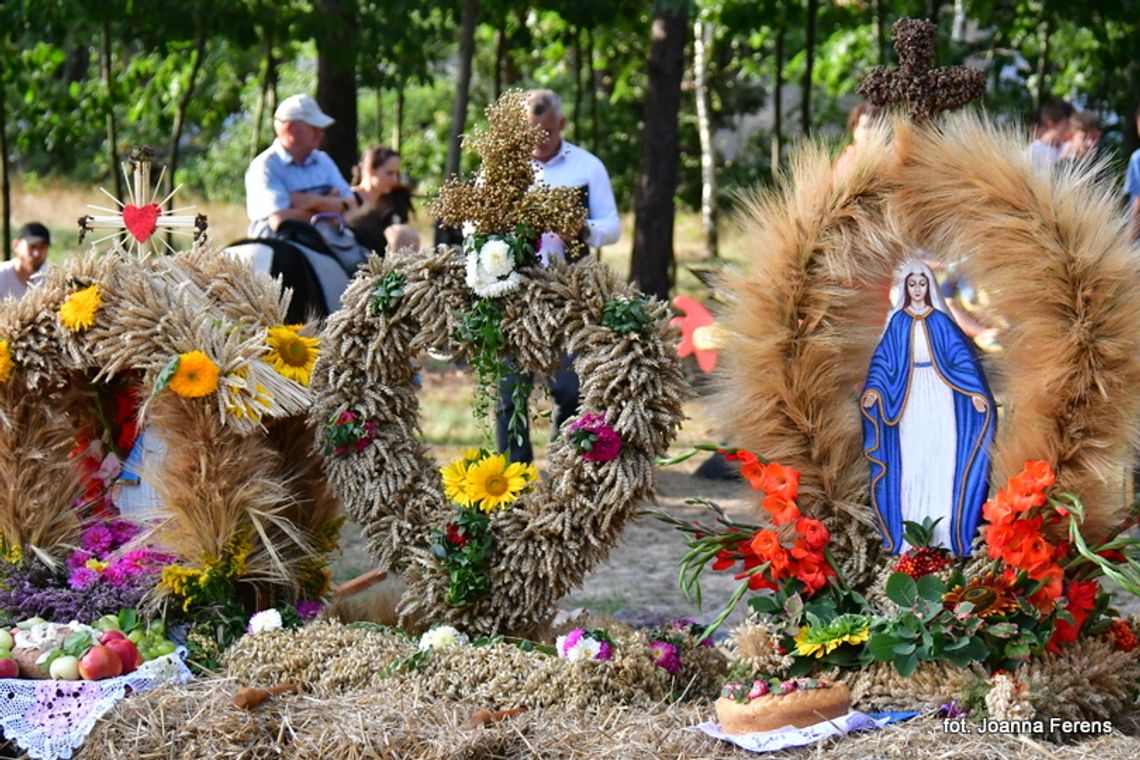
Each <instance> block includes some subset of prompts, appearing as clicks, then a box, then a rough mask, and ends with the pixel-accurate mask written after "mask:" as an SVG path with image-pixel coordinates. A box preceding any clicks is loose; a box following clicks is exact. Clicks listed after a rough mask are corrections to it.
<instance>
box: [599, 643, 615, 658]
mask: <svg viewBox="0 0 1140 760" xmlns="http://www.w3.org/2000/svg"><path fill="white" fill-rule="evenodd" d="M613 657H614V648H613V647H611V646H610V642H608V641H603V642H602V645H601V646H600V647H599V648H598V656H597V658H596V659H599V660H612V659H613Z"/></svg>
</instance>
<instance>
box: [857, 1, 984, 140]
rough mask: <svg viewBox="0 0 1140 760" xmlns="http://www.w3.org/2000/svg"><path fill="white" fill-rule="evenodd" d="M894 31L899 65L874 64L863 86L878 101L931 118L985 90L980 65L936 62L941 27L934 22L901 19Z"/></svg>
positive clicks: (862, 91)
mask: <svg viewBox="0 0 1140 760" xmlns="http://www.w3.org/2000/svg"><path fill="white" fill-rule="evenodd" d="M891 32H892V34H893V35H894V45H895V50H896V51H898V56H899V65H898V66H897V67H896V68H891V67H888V66H876V67H874V68H873V69H871V70H870V71H869V72H868V73H867V76H866V78H865V79H864V80H863V84H862V85H860V86H859V93H860V94H861V95H863V96H865V97H866V98H867V99H868V100H870V101H871V102H872V103H874V104H875V105H877V106H883V107H886V106H891V105H898V106H900V107H901V108H902V109H903V110H905V111H906V112H907V113H908V114H909V115H910V117H911V118H912V119H914V120H915V121H927V120H929V119H932V118H933V117H934V116H935V115H936V114H938V113H939V112H940V111H949V110H953V109H956V108H961V107H962V106H964V105H966V104H967V103H969V102H970V101H971V100H975V99H977V98H979V97H981V95H982V93H984V92H985V90H986V75H985V73H984V72H982V71H981V70H980V69H975V68H972V67H969V66H944V67H935V66H934V52H935V46H936V43H937V38H938V27H937V26H935V25H934V24H932V23H931V22H929V21H921V20H918V19H899V20H898V21H896V22H895V24H894V26H892V27H891Z"/></svg>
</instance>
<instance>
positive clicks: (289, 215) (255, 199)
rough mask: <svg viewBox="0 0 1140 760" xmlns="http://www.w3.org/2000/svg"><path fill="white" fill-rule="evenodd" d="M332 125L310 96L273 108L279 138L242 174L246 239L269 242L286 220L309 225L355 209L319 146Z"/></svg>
mask: <svg viewBox="0 0 1140 760" xmlns="http://www.w3.org/2000/svg"><path fill="white" fill-rule="evenodd" d="M332 123H333V119H332V117H331V116H329V115H328V114H326V113H324V112H323V111H321V108H320V106H318V105H317V101H315V100H313V99H312V98H310V97H309V96H308V95H293V96H291V97H288V98H285V100H283V101H281V104H280V105H278V106H277V110H276V111H274V113H273V128H274V131H275V132H276V134H277V139H276V140H274V141H273V144H272V145H271V146H269V148H267V149H266V150H265V151H264V152H262V153H261V154H260V155H258V156H257V157H256V158H255V159H253V162H252V163H250V165H249V169H248V170H247V171H246V173H245V208H246V212H247V213H248V214H249V236H250V237H271V236H272V235H273V233H274V232H276V230H277V226H278V225H279V224H280V223H281V222H283V221H285V220H286V219H296V220H299V221H302V222H307V221H309V219H310V217H312V215H313V214H319V213H336V214H341V213H344V212H345V211H347V210H349V209H350V208H355V207H356V199H355V197H354V196H353V194H352V189H351V188H350V187H349V186H348V183H347V182H346V181H345V179H344V177H343V176H341V173H340V170H339V169H337V168H336V164H335V163H333V160H332V159H331V158H329V156H328V154H327V153H325V152H324V151H322V150H318V147H317V146H319V145H320V144H321V140H322V139H323V138H324V134H325V127H327V126H328V125H329V124H332Z"/></svg>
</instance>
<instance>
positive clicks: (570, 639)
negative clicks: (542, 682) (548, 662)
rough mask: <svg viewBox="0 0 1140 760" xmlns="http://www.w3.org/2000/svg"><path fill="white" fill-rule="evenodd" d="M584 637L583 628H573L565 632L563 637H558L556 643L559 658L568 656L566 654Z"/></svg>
mask: <svg viewBox="0 0 1140 760" xmlns="http://www.w3.org/2000/svg"><path fill="white" fill-rule="evenodd" d="M585 635H586V629H584V628H573V629H571V630H569V631H567V632H566V635H565V636H559V637H558V643H557V647H558V654H559V655H560V656H561V657H566V656H568V655H567V653H568V652H569V651H570V649H571V648H572V647H573V646H574V645H575V644H577V643H578V642H579V641H581V640H582V637H583V636H585Z"/></svg>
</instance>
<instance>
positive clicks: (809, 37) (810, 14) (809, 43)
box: [800, 0, 819, 136]
mask: <svg viewBox="0 0 1140 760" xmlns="http://www.w3.org/2000/svg"><path fill="white" fill-rule="evenodd" d="M818 10H819V0H807V10H806V14H807V20H806V22H807V23H806V28H805V32H806V39H805V41H804V56H805V58H804V78H803V83H802V85H801V89H802V90H803V92H801V93H800V129H801V130H802V131H803V133H804V135H805V136H808V135H810V134H811V82H812V68H813V67H814V66H815V17H816V15H817V14H818Z"/></svg>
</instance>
